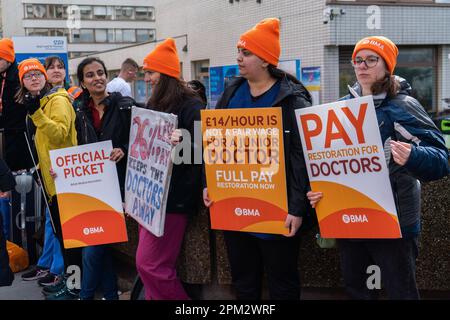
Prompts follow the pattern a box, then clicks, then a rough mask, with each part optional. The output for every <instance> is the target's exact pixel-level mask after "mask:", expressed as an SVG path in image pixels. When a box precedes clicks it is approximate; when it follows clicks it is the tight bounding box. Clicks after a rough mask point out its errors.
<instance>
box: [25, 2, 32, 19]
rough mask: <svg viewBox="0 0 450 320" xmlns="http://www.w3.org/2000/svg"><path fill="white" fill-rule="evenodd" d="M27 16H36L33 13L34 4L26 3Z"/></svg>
mask: <svg viewBox="0 0 450 320" xmlns="http://www.w3.org/2000/svg"><path fill="white" fill-rule="evenodd" d="M25 18H28V19H29V18H34V13H33V5H32V4H26V5H25Z"/></svg>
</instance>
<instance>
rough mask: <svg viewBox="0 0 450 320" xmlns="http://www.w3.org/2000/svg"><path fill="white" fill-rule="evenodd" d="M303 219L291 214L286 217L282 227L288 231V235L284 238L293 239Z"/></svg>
mask: <svg viewBox="0 0 450 320" xmlns="http://www.w3.org/2000/svg"><path fill="white" fill-rule="evenodd" d="M302 222H303V217H297V216H293V215H292V214H289V213H288V215H287V217H286V222H285V223H284V226H285V227H286V228H288V229H289V233H288V234H285V235H284V236H285V237H293V236H295V234H296V233H297V231H298V229H299V228H300V227H301V226H302Z"/></svg>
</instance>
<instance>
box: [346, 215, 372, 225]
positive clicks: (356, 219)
mask: <svg viewBox="0 0 450 320" xmlns="http://www.w3.org/2000/svg"><path fill="white" fill-rule="evenodd" d="M342 221H343V222H344V223H345V224H349V223H364V222H369V219H367V216H366V215H365V214H350V215H348V214H344V215H342Z"/></svg>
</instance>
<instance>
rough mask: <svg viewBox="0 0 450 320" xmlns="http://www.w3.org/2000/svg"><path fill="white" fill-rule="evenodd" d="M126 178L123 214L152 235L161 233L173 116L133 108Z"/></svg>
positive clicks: (173, 122) (174, 122)
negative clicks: (125, 213) (127, 215)
mask: <svg viewBox="0 0 450 320" xmlns="http://www.w3.org/2000/svg"><path fill="white" fill-rule="evenodd" d="M131 119H132V120H131V130H130V148H129V152H128V163H127V174H126V179H125V212H127V213H128V214H129V215H130V216H131V217H132V218H133V219H135V220H136V221H137V222H138V223H139V224H140V225H141V226H143V227H144V228H145V229H147V230H148V231H150V232H152V233H153V234H154V235H156V236H158V237H160V236H162V235H163V234H164V222H165V217H166V204H167V196H168V193H169V185H170V177H171V172H172V158H171V152H172V144H171V142H170V136H171V133H172V131H173V130H174V129H176V128H177V117H176V116H175V115H173V114H168V113H162V112H156V111H152V110H147V109H143V108H138V107H133V108H132V116H131Z"/></svg>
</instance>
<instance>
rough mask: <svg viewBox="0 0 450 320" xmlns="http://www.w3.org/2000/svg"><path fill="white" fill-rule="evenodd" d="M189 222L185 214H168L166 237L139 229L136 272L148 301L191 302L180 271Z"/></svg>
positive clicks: (165, 229) (165, 228) (165, 227)
mask: <svg viewBox="0 0 450 320" xmlns="http://www.w3.org/2000/svg"><path fill="white" fill-rule="evenodd" d="M187 221H188V219H187V216H186V215H184V214H170V213H169V214H166V222H165V225H164V235H163V236H162V237H156V236H154V235H153V234H152V233H150V232H149V231H147V230H146V229H144V228H142V227H140V226H139V244H138V248H137V252H136V268H137V271H138V273H139V276H140V277H141V279H142V282H143V283H144V288H145V299H146V300H189V296H188V295H187V294H186V292H185V291H184V288H183V285H182V284H181V282H180V280H179V279H178V277H177V271H176V262H177V258H178V255H179V253H180V249H181V244H182V242H183V237H184V231H185V229H186V225H187Z"/></svg>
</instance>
